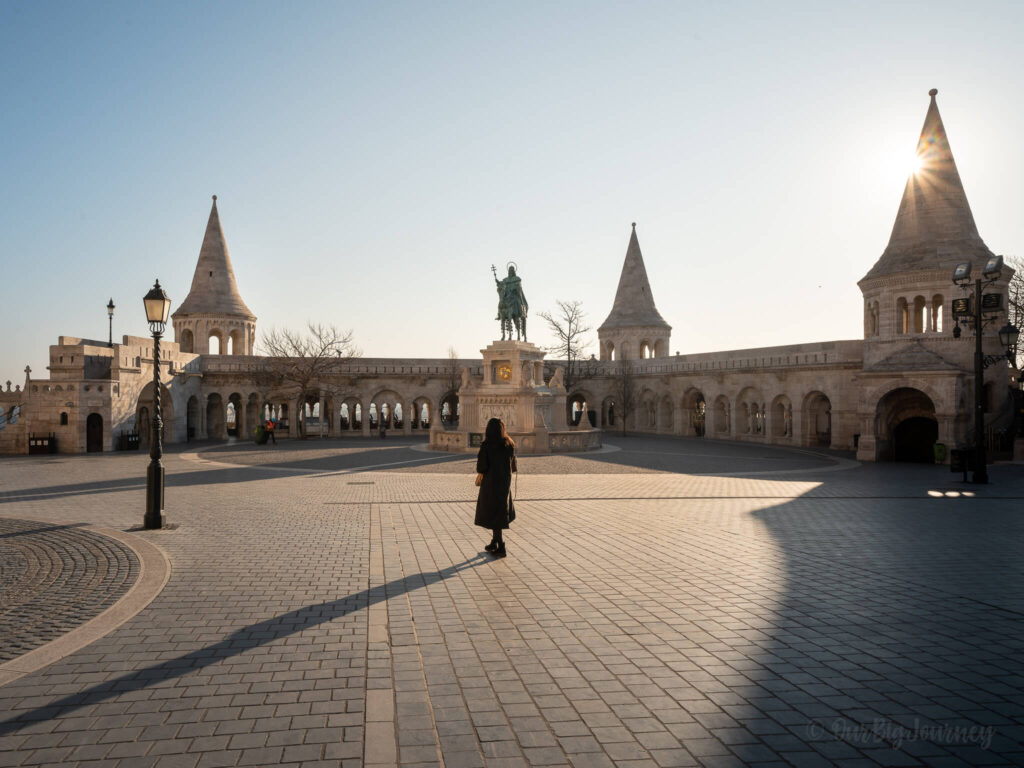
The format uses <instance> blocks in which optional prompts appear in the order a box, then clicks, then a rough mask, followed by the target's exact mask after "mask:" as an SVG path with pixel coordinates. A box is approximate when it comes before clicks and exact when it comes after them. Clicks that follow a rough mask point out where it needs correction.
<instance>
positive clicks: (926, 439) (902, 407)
mask: <svg viewBox="0 0 1024 768" xmlns="http://www.w3.org/2000/svg"><path fill="white" fill-rule="evenodd" d="M938 436H939V422H938V419H937V418H936V417H935V404H934V403H933V402H932V399H931V398H930V397H928V395H926V394H925V393H924V392H922V391H921V390H919V389H914V388H913V387H900V388H899V389H894V390H892V391H890V392H888V393H887V394H886V395H885V396H884V397H882V398H881V399H880V400H879V401H878V405H877V406H876V408H875V444H876V445H877V454H876V458H877V459H878V460H879V461H909V462H920V463H925V464H930V463H932V462H934V461H935V452H934V444H935V441H936V440H937V439H938Z"/></svg>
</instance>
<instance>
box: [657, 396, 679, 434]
mask: <svg viewBox="0 0 1024 768" xmlns="http://www.w3.org/2000/svg"><path fill="white" fill-rule="evenodd" d="M675 429H676V425H675V409H674V408H673V405H672V398H671V397H670V396H669V395H668V394H665V395H662V398H661V403H660V404H659V405H658V431H659V432H666V433H669V434H671V433H673V432H675Z"/></svg>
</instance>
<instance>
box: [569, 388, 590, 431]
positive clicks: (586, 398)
mask: <svg viewBox="0 0 1024 768" xmlns="http://www.w3.org/2000/svg"><path fill="white" fill-rule="evenodd" d="M592 411H594V396H593V395H592V394H591V393H590V392H587V391H586V390H582V389H577V390H576V391H575V392H573V393H572V394H571V395H569V396H568V397H567V398H565V418H566V423H567V424H569V426H581V427H590V426H592V425H591V423H590V418H589V416H588V414H589V413H590V412H592ZM594 416H595V421H596V416H597V414H594Z"/></svg>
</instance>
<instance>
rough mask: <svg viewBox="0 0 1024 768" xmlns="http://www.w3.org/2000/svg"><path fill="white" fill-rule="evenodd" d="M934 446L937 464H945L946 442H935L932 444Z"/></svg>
mask: <svg viewBox="0 0 1024 768" xmlns="http://www.w3.org/2000/svg"><path fill="white" fill-rule="evenodd" d="M932 448H933V450H934V451H935V463H936V464H945V463H946V444H945V443H935V444H934V445H933V446H932Z"/></svg>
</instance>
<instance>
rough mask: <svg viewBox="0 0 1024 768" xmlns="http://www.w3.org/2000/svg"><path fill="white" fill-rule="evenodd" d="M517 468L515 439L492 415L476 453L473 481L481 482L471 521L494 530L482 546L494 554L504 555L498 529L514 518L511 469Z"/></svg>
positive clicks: (500, 530)
mask: <svg viewBox="0 0 1024 768" xmlns="http://www.w3.org/2000/svg"><path fill="white" fill-rule="evenodd" d="M517 469H518V467H517V466H516V444H515V442H513V440H512V438H511V437H509V436H508V433H507V432H506V431H505V423H504V422H503V421H502V420H501V419H491V420H490V421H488V422H487V429H486V431H485V432H484V441H483V443H482V444H481V445H480V452H479V453H478V454H477V456H476V471H477V475H476V484H477V485H478V486H480V493H479V495H478V496H477V499H476V519H475V520H474V521H473V522H474V523H475V524H476V525H479V526H480V527H482V528H490V529H491V531H492V532H493V534H494V535H493V537H492V538H491V543H490V544H488V545H487V546H486V547H484V549H485V550H487V551H488V552H490V553H491V554H492V555H494V556H495V557H505V540H504V539H503V538H502V535H501V532H502V531H503V530H504V529H506V528H508V527H509V524H510V523H511V522H512V521H513V520H515V519H516V508H515V505H514V503H513V502H514V500H513V498H512V473H513V472H515V471H517Z"/></svg>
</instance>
